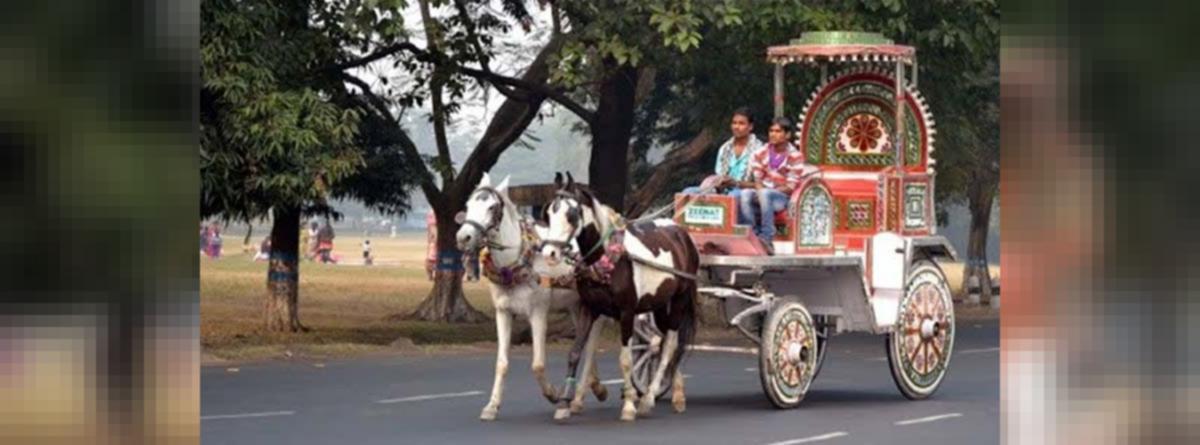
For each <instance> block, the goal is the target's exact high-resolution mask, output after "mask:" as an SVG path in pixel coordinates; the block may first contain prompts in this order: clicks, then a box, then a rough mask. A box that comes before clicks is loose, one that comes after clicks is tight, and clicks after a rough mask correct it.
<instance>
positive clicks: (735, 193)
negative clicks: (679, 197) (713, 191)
mask: <svg viewBox="0 0 1200 445" xmlns="http://www.w3.org/2000/svg"><path fill="white" fill-rule="evenodd" d="M741 192H742V189H739V188H734V189H730V190H729V191H728V192H725V194H726V195H728V196H732V197H733V209H734V212H735V213H737V223H738V224H741V225H748V224H753V223H754V219H745V218H744V217H743V215H742V212H741V210H740V209H741V201H742V198H741ZM681 193H683V194H686V195H695V194H698V193H700V186H692V187H688V188H685V189H683V192H681Z"/></svg>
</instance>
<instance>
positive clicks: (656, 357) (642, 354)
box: [631, 315, 671, 398]
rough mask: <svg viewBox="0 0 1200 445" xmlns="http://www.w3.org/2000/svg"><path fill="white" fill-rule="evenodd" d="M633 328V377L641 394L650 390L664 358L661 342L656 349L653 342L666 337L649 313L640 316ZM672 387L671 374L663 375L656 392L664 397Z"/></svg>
mask: <svg viewBox="0 0 1200 445" xmlns="http://www.w3.org/2000/svg"><path fill="white" fill-rule="evenodd" d="M633 330H634V335H633V347H632V350H633V369H632V371H631V373H632V374H633V375H632V376H631V379H632V380H633V386H634V389H636V390H637V391H638V393H639V394H645V393H646V392H648V391H649V390H650V382H651V381H652V380H653V379H654V372H655V371H657V370H658V364H659V362H660V360H661V358H662V350H661V348H662V345H661V343H660V344H659V349H658V350H657V351H656V350H654V348H653V347H652V345H651V342H652V341H653V340H652V339H654V338H656V337H657V338H658V339H659V341H660V342H661V341H662V340H663V338H664V337H663V335H662V333H661V332H660V331H659V330H658V327H657V326H656V325H655V324H654V319H653V318H652V317H651V316H649V315H643V316H639V317H638V319H637V320H636V321H635V322H634V329H633ZM670 388H671V376H663V381H662V382H661V383H660V384H659V389H658V394H655V396H656V398H657V397H662V396H663V395H664V394H666V393H667V391H668V390H669V389H670Z"/></svg>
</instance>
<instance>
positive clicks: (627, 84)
mask: <svg viewBox="0 0 1200 445" xmlns="http://www.w3.org/2000/svg"><path fill="white" fill-rule="evenodd" d="M637 81H638V71H637V69H636V68H632V67H629V66H623V67H620V68H618V69H616V70H615V71H614V72H613V73H612V74H610V75H608V77H606V78H605V79H604V81H603V82H602V83H601V84H600V102H599V104H598V105H597V107H596V122H595V124H594V125H592V128H591V132H592V155H591V159H590V160H589V163H588V186H589V187H591V188H592V190H593V191H595V192H596V197H597V198H600V202H603V203H604V204H607V205H608V206H609V207H612V208H614V209H624V208H625V189H626V187H627V186H628V182H629V138H630V136H631V135H632V134H633V117H634V116H633V115H634V108H635V107H636V105H637V102H636V100H635V98H636V97H635V96H636V94H637Z"/></svg>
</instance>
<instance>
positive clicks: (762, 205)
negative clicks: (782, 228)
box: [739, 117, 812, 255]
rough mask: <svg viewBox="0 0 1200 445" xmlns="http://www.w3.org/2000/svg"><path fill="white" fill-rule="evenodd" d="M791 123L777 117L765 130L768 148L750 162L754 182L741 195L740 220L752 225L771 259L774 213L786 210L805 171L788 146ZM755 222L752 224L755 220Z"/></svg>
mask: <svg viewBox="0 0 1200 445" xmlns="http://www.w3.org/2000/svg"><path fill="white" fill-rule="evenodd" d="M791 128H792V121H790V120H788V118H786V117H777V118H775V119H774V120H772V121H771V126H770V127H768V129H767V145H766V147H764V148H763V149H762V150H759V151H758V152H755V153H754V155H753V156H752V159H751V171H752V176H753V178H754V180H753V184H752V186H751V187H748V188H745V189H743V190H742V191H741V197H740V199H739V201H740V212H739V213H741V216H740V217H739V218H740V219H745V220H746V221H747V222H749V223H750V224H753V225H754V234H755V235H758V239H759V240H760V241H762V243H763V246H764V247H765V248H766V249H767V253H768V254H771V255H774V254H775V249H774V246H773V245H772V244H771V242H772V241H773V239H774V238H775V213H776V212H778V211H781V210H784V209H787V206H788V199H789V197H790V196H791V195H792V191H794V190H795V189H796V187H797V186H799V185H800V179H802V178H803V177H804V174H805V173H806V170H811V169H812V168H811V167H810V166H808V165H806V164H805V163H804V156H803V154H802V153H801V152H800V150H798V149H796V147H794V146H792V144H791V143H790V142H788V136H789V135H790V134H791V131H790V130H791ZM756 217H757V218H758V221H755V218H756Z"/></svg>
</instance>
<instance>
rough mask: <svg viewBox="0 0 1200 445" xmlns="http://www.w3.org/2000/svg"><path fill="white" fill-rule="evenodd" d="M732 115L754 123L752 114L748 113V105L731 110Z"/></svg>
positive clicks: (751, 123)
mask: <svg viewBox="0 0 1200 445" xmlns="http://www.w3.org/2000/svg"><path fill="white" fill-rule="evenodd" d="M733 115H734V116H742V117H745V118H746V122H749V123H750V125H754V115H752V114H750V107H738V108H737V109H736V110H733Z"/></svg>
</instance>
